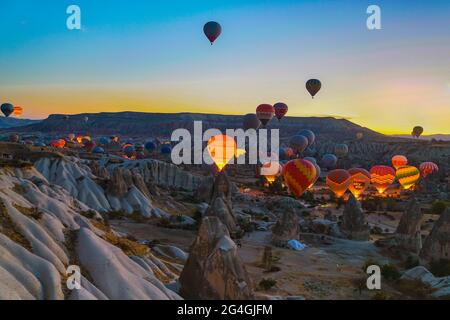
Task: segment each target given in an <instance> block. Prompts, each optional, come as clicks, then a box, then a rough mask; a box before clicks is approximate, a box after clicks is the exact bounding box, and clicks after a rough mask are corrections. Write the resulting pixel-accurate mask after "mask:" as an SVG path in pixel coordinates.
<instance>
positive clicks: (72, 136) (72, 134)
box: [67, 133, 76, 141]
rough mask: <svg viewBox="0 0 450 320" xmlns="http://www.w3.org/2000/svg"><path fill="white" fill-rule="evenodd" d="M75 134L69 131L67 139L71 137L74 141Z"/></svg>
mask: <svg viewBox="0 0 450 320" xmlns="http://www.w3.org/2000/svg"><path fill="white" fill-rule="evenodd" d="M75 137H76V136H75V134H74V133H69V134H68V135H67V139H69V140H70V141H73V140H75Z"/></svg>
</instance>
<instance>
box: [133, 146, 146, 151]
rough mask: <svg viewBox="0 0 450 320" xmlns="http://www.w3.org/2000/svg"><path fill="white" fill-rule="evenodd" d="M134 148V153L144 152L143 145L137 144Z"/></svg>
mask: <svg viewBox="0 0 450 320" xmlns="http://www.w3.org/2000/svg"><path fill="white" fill-rule="evenodd" d="M134 148H135V149H136V152H144V150H145V146H144V145H143V144H137V145H135V146H134Z"/></svg>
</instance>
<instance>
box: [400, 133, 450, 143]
mask: <svg viewBox="0 0 450 320" xmlns="http://www.w3.org/2000/svg"><path fill="white" fill-rule="evenodd" d="M392 137H397V138H408V139H411V135H409V134H396V135H392ZM433 139H434V140H437V141H439V140H441V141H450V134H430V135H424V136H420V138H419V140H425V141H429V140H433Z"/></svg>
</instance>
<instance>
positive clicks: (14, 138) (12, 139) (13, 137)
mask: <svg viewBox="0 0 450 320" xmlns="http://www.w3.org/2000/svg"><path fill="white" fill-rule="evenodd" d="M19 139H20V137H19V136H18V135H17V134H11V135H10V136H9V141H10V142H14V143H16V142H19Z"/></svg>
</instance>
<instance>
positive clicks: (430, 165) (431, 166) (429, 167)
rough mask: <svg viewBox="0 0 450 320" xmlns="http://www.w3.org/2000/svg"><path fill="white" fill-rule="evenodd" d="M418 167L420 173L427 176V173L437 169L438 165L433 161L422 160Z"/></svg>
mask: <svg viewBox="0 0 450 320" xmlns="http://www.w3.org/2000/svg"><path fill="white" fill-rule="evenodd" d="M419 169H420V174H421V175H422V177H424V178H426V177H428V175H430V174H432V173H435V172H438V171H439V167H438V165H437V164H436V163H434V162H423V163H421V164H420V166H419Z"/></svg>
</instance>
